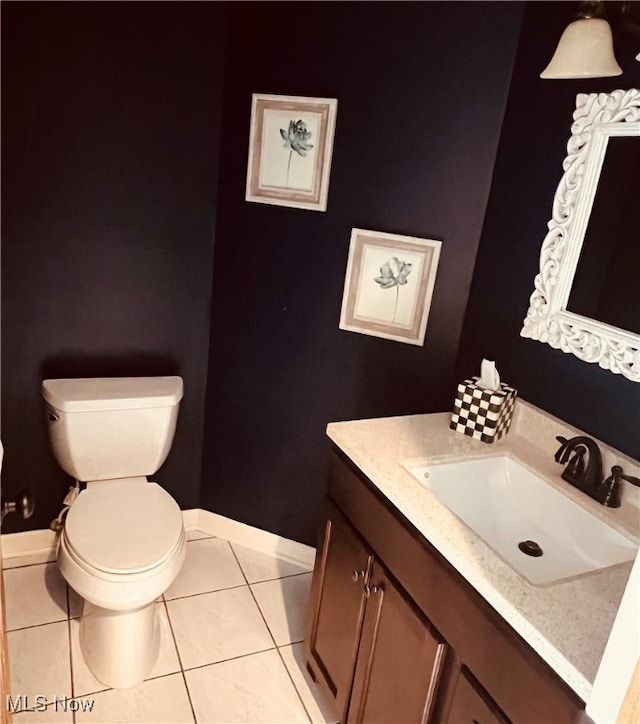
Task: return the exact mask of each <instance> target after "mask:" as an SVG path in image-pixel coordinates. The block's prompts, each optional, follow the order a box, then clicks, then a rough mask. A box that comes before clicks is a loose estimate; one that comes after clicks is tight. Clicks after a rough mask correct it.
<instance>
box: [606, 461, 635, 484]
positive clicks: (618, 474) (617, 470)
mask: <svg viewBox="0 0 640 724" xmlns="http://www.w3.org/2000/svg"><path fill="white" fill-rule="evenodd" d="M611 477H613V478H615V479H616V480H626V481H627V482H628V483H631V485H635V486H637V487H639V488H640V478H634V477H633V475H626V474H625V473H624V472H623V470H622V468H621V467H620V466H619V465H614V466H613V467H612V468H611Z"/></svg>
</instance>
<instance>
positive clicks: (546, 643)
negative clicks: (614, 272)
mask: <svg viewBox="0 0 640 724" xmlns="http://www.w3.org/2000/svg"><path fill="white" fill-rule="evenodd" d="M449 420H450V414H449V413H436V414H430V415H407V416H403V417H388V418H377V419H370V420H352V421H347V422H333V423H330V424H329V425H328V426H327V435H328V436H329V438H330V439H331V440H332V441H333V442H334V443H335V444H336V445H337V446H338V447H339V448H340V449H341V450H342V451H343V452H344V453H345V454H346V455H347V456H348V457H349V458H350V459H351V460H352V461H353V462H354V463H355V464H356V465H357V466H358V467H359V468H360V470H362V472H363V473H364V474H365V475H366V476H367V477H368V478H369V479H370V480H371V481H372V482H373V483H374V484H375V485H376V486H377V487H378V488H379V490H380V491H381V492H382V493H383V494H384V495H385V496H386V497H387V498H388V500H389V501H390V502H391V503H392V504H393V505H394V506H395V507H396V508H398V510H400V512H402V514H403V515H404V516H405V517H406V518H407V519H408V520H409V521H410V522H411V523H412V524H413V525H414V526H415V527H416V528H417V529H418V530H419V531H420V532H421V533H422V535H423V536H424V537H425V538H426V539H427V540H428V541H429V542H430V543H431V544H432V545H433V546H434V547H435V548H437V549H438V550H439V551H440V553H442V555H444V556H445V558H447V560H448V561H449V562H450V563H451V564H452V565H453V566H454V567H455V568H456V569H457V570H458V571H459V573H460V574H461V575H462V576H463V577H464V578H466V580H467V581H468V582H469V583H470V584H471V585H472V586H473V587H474V588H475V589H476V590H477V591H478V592H479V593H480V594H481V595H482V596H483V597H484V598H485V599H486V600H487V601H488V602H489V603H490V604H491V605H492V606H493V607H494V608H495V609H496V611H498V613H500V614H501V615H502V616H503V618H504V619H505V620H506V621H507V622H508V623H509V624H510V625H511V626H512V627H513V628H514V629H515V630H516V631H517V632H518V633H519V634H520V636H522V638H524V639H525V641H527V642H528V643H529V645H530V646H532V647H533V649H535V650H536V651H537V652H538V653H539V654H540V656H541V657H542V658H543V659H544V660H545V661H546V662H547V663H548V664H549V665H550V666H551V667H552V668H553V669H554V670H555V671H556V672H557V673H558V675H559V676H561V677H562V678H563V679H564V681H566V683H567V684H568V685H569V686H570V687H571V688H572V689H573V690H574V691H575V692H576V693H577V694H578V695H579V696H580V697H581V698H582V699H583V700H584V701H587V700H588V698H589V694H590V692H591V686H592V683H593V680H594V678H595V675H596V671H597V668H598V665H599V663H600V659H601V658H602V654H603V651H604V647H605V645H606V642H607V639H608V637H609V632H610V631H611V627H612V625H613V621H614V618H615V616H616V613H617V610H618V606H619V604H620V599H621V597H622V594H623V592H624V589H625V585H626V582H627V579H628V577H629V573H630V571H631V566H632V563H629V564H624V565H621V566H616V567H613V568H609V569H606V570H604V571H601V572H597V573H592V574H589V575H585V576H582V577H579V578H576V579H573V580H568V581H562V582H558V583H556V584H551V585H548V586H545V587H542V586H534V585H531V584H530V583H528V581H526V580H525V579H524V578H523V577H521V576H520V575H519V574H518V573H516V572H515V571H514V570H513V569H512V568H511V567H509V566H508V565H507V564H506V563H504V562H503V561H502V559H501V558H499V557H498V556H497V554H496V553H494V551H493V550H492V549H491V548H490V547H489V546H488V545H487V544H486V543H484V541H483V540H482V539H481V538H479V537H478V536H477V535H476V534H475V533H473V532H472V531H471V530H470V529H469V528H467V527H466V526H465V525H464V523H462V522H461V521H460V520H459V519H458V518H457V517H456V516H455V515H454V514H453V513H451V512H450V511H449V510H448V509H447V508H446V507H445V506H444V505H442V504H441V503H440V502H439V501H438V500H437V499H436V498H435V497H434V495H433V493H431V491H429V490H428V489H427V488H425V487H423V486H422V485H420V484H419V483H418V482H417V480H415V479H414V478H413V476H412V475H411V474H410V473H409V472H407V470H406V469H405V467H404V466H403V463H406V461H408V460H416V461H424V462H425V464H434V463H443V462H451V461H454V460H463V459H469V460H470V459H473V458H481V457H491V456H495V455H508V456H510V457H513V458H515V459H517V460H518V461H520V462H521V463H522V464H524V465H526V466H527V467H529V468H530V469H532V470H534V471H535V472H536V473H538V474H539V475H541V476H542V477H544V478H545V479H546V480H547V481H548V482H549V483H550V484H551V485H553V486H554V487H556V488H558V489H560V490H562V492H564V493H565V494H566V495H568V496H569V497H571V498H572V499H574V500H576V501H577V502H578V503H579V504H580V505H582V506H583V507H585V508H587V509H588V510H590V511H591V512H593V513H594V514H596V515H598V517H601V518H603V519H605V520H606V521H607V522H608V523H609V524H610V525H611V526H612V527H614V528H616V529H617V530H619V531H620V532H622V533H624V534H625V535H627V536H628V537H629V538H631V539H632V540H634V541H636V542H637V541H638V535H639V533H640V530H639V529H640V515H639V507H638V506H639V505H640V491H638V489H636V488H634V487H633V486H631V485H629V484H627V483H625V484H624V489H623V506H622V507H621V508H619V509H615V510H611V509H607V508H604V506H602V505H599V504H598V503H596V502H595V501H592V500H591V499H590V498H588V497H587V496H586V495H584V494H583V493H581V492H580V491H577V490H575V489H574V488H572V486H570V485H569V484H568V483H565V482H564V481H563V480H562V479H561V478H560V472H561V467H560V466H559V465H558V464H557V463H556V462H555V461H554V459H553V454H554V452H555V450H556V449H557V447H558V443H557V442H556V440H555V436H556V435H559V434H563V435H565V436H566V437H572V436H573V435H577V434H581V432H580V431H579V430H577V429H576V428H572V427H570V426H568V425H566V423H563V422H561V421H560V420H557V419H556V418H553V417H552V416H550V415H548V414H547V413H544V412H542V411H541V410H538V409H537V408H535V407H533V406H532V405H529V404H528V403H526V402H524V401H521V400H518V402H517V404H516V410H515V414H514V419H513V423H512V426H511V430H510V431H509V433H508V434H507V435H506V436H505V437H503V438H502V439H501V440H499V441H497V442H495V443H492V444H487V443H483V442H480V441H477V440H473V439H472V438H470V437H467V436H465V435H462V434H459V433H455V432H454V431H453V430H450V429H449ZM600 447H601V449H602V452H603V463H604V466H605V467H604V469H605V471H608V469H609V467H610V465H612V464H614V463H619V464H621V465H622V467H623V468H624V469H625V471H626V472H627V473H629V474H632V475H640V464H638V462H637V461H635V460H632V459H631V458H628V457H625V456H624V455H622V454H620V453H618V452H617V451H615V450H612V449H611V448H608V447H607V446H606V445H603V444H602V443H600Z"/></svg>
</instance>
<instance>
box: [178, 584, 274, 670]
mask: <svg viewBox="0 0 640 724" xmlns="http://www.w3.org/2000/svg"><path fill="white" fill-rule="evenodd" d="M167 608H168V610H169V618H170V619H171V624H172V626H173V632H174V634H175V637H176V642H177V644H178V652H179V654H180V659H181V660H182V666H183V667H184V668H185V669H189V668H192V667H194V666H203V665H204V664H213V663H215V662H217V661H222V660H223V659H229V658H232V657H234V656H242V655H244V654H251V653H255V652H257V651H262V650H264V649H269V648H272V647H273V645H274V644H273V640H272V638H271V636H270V635H269V631H268V630H267V627H266V626H265V624H264V621H263V620H262V616H261V615H260V611H259V610H258V608H257V606H256V604H255V601H254V600H253V597H252V596H251V593H250V591H249V589H248V587H247V586H246V585H245V586H243V587H241V588H231V589H227V590H224V591H216V592H215V593H205V594H202V595H201V596H192V597H189V598H177V599H175V600H173V601H167Z"/></svg>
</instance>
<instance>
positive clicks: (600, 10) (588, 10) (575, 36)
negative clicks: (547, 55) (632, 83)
mask: <svg viewBox="0 0 640 724" xmlns="http://www.w3.org/2000/svg"><path fill="white" fill-rule="evenodd" d="M603 6H604V3H603V2H583V3H582V4H581V6H580V10H579V12H578V17H577V19H576V20H574V21H573V22H572V23H570V24H569V25H567V27H566V28H565V31H564V33H562V36H561V38H560V42H559V43H558V47H557V48H556V52H555V53H554V54H553V58H551V62H550V63H549V65H548V66H547V67H546V68H545V69H544V70H543V71H542V73H540V77H541V78H610V77H612V76H615V75H622V68H621V67H620V66H619V65H618V62H617V61H616V58H615V55H614V54H613V38H612V34H611V26H610V25H609V23H608V22H607V21H606V20H605V19H604V17H603V15H604V7H603Z"/></svg>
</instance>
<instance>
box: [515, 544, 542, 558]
mask: <svg viewBox="0 0 640 724" xmlns="http://www.w3.org/2000/svg"><path fill="white" fill-rule="evenodd" d="M518 548H519V549H520V550H521V551H522V552H523V553H525V554H526V555H528V556H533V557H534V558H539V557H540V556H541V555H542V548H540V546H539V545H538V544H537V543H536V542H535V541H534V540H523V541H521V542H520V543H518Z"/></svg>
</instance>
